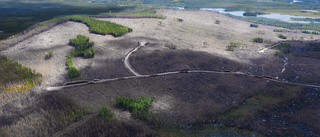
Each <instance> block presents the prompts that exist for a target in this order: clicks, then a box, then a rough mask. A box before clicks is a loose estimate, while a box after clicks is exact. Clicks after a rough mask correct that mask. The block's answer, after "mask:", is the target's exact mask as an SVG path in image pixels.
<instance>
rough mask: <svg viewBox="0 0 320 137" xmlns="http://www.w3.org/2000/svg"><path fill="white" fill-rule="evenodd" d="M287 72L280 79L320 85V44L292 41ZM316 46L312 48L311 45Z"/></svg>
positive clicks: (287, 55) (288, 54)
mask: <svg viewBox="0 0 320 137" xmlns="http://www.w3.org/2000/svg"><path fill="white" fill-rule="evenodd" d="M288 43H289V44H290V45H291V52H290V53H287V54H285V56H286V57H287V58H288V64H287V65H286V71H284V73H282V74H281V75H279V78H281V79H285V80H288V81H294V82H299V83H308V84H316V85H320V71H319V70H320V66H319V64H320V43H319V42H317V41H304V42H303V41H292V42H288ZM312 43H313V44H314V45H313V46H310V44H312Z"/></svg>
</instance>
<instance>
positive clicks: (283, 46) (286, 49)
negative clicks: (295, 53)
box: [279, 43, 292, 54]
mask: <svg viewBox="0 0 320 137" xmlns="http://www.w3.org/2000/svg"><path fill="white" fill-rule="evenodd" d="M279 49H280V50H281V51H282V52H283V53H285V54H287V53H290V52H291V51H292V48H291V45H290V44H289V43H281V44H280V46H279Z"/></svg>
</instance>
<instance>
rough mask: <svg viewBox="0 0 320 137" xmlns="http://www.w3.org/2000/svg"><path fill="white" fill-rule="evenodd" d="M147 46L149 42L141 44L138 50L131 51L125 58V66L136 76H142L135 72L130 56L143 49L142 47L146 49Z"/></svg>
mask: <svg viewBox="0 0 320 137" xmlns="http://www.w3.org/2000/svg"><path fill="white" fill-rule="evenodd" d="M146 44H147V42H140V45H139V46H138V47H136V48H134V49H133V50H131V51H130V52H129V53H128V54H127V55H126V57H125V58H124V66H125V67H126V68H127V69H128V70H129V71H130V72H131V73H132V74H133V75H135V76H141V75H140V74H138V73H137V72H135V71H134V70H133V69H132V67H131V65H130V63H129V57H130V55H131V54H132V53H133V52H136V51H137V50H138V49H140V48H142V47H145V46H146Z"/></svg>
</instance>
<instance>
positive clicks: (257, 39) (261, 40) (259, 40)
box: [252, 37, 263, 43]
mask: <svg viewBox="0 0 320 137" xmlns="http://www.w3.org/2000/svg"><path fill="white" fill-rule="evenodd" d="M252 41H253V42H256V43H262V42H263V38H260V37H257V38H252Z"/></svg>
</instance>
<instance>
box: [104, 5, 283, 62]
mask: <svg viewBox="0 0 320 137" xmlns="http://www.w3.org/2000/svg"><path fill="white" fill-rule="evenodd" d="M157 13H158V14H161V15H164V16H166V17H167V18H166V19H117V18H108V19H100V20H107V21H112V22H115V23H119V24H122V25H124V26H128V27H131V28H133V30H134V31H133V32H132V33H130V34H127V35H126V36H127V37H137V36H146V37H150V38H154V39H159V40H163V41H166V42H169V43H173V44H175V45H177V46H178V48H180V49H192V50H198V51H205V52H208V53H212V54H216V55H220V56H224V57H227V58H230V59H234V60H238V58H237V56H236V55H235V53H234V52H228V51H226V46H227V45H228V44H229V43H230V42H236V43H241V47H240V48H241V49H250V50H251V49H252V50H258V49H260V48H262V47H264V46H265V45H268V44H269V43H272V42H276V41H279V40H280V39H279V38H278V37H277V34H276V33H275V32H273V29H275V28H276V27H270V26H264V25H260V27H259V28H252V27H250V23H249V22H245V21H241V20H237V19H233V18H230V17H227V16H224V15H221V14H218V13H214V12H209V11H198V10H190V11H189V10H183V11H182V10H167V9H165V10H158V11H157ZM177 18H181V19H183V22H178V21H177ZM215 20H219V21H220V22H221V23H220V24H215ZM262 32H263V33H262ZM254 37H263V38H264V40H265V41H267V42H266V43H262V44H259V43H253V42H252V38H254ZM251 54H254V56H253V57H255V58H259V57H260V54H256V53H251ZM251 56H252V55H251ZM238 61H239V60H238Z"/></svg>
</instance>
